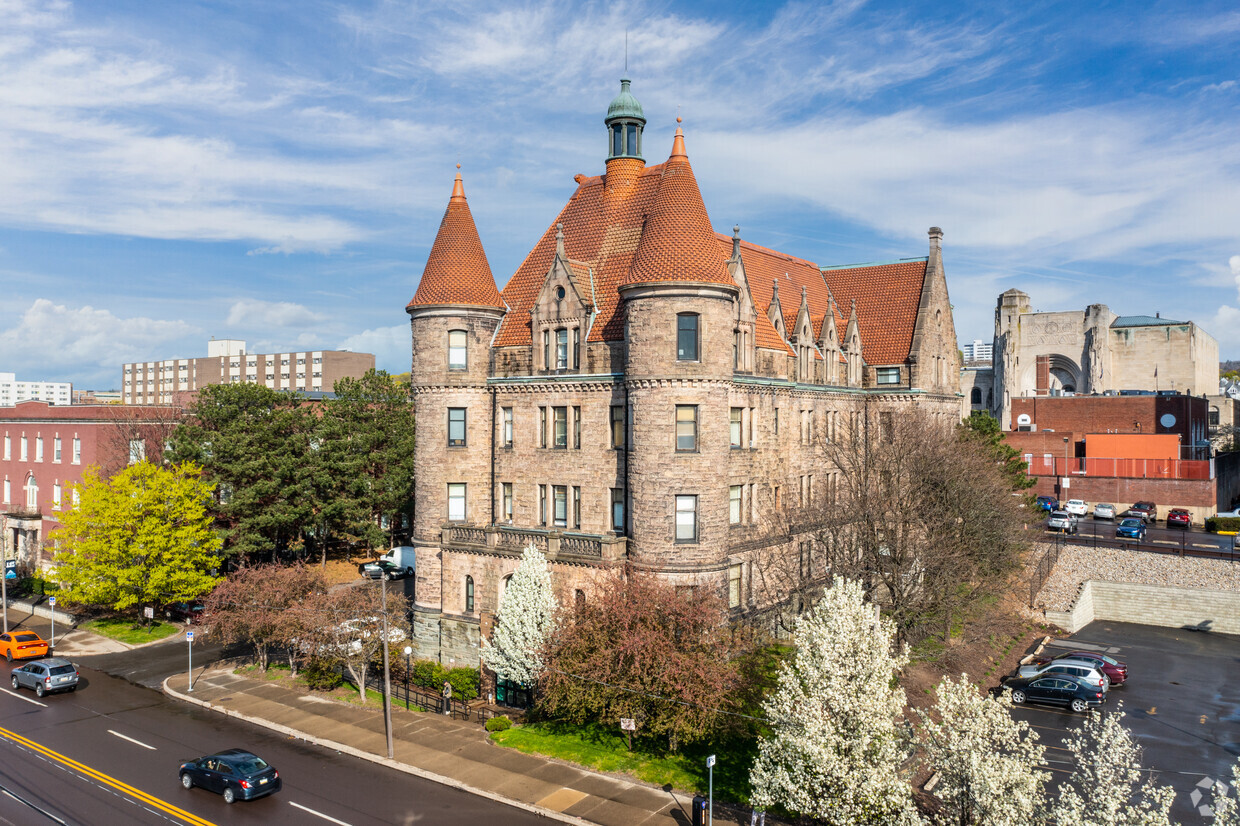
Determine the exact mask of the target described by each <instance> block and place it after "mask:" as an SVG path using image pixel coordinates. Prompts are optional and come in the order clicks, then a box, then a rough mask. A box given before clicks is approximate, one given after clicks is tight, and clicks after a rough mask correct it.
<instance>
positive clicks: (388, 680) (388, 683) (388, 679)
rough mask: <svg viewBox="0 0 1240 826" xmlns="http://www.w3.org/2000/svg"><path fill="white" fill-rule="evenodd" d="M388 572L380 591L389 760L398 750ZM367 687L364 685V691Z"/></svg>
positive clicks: (384, 697)
mask: <svg viewBox="0 0 1240 826" xmlns="http://www.w3.org/2000/svg"><path fill="white" fill-rule="evenodd" d="M387 579H388V578H387V574H386V573H385V574H383V575H382V576H380V577H379V592H380V594H381V595H382V597H381V600H382V602H381V603H380V604H381V606H382V611H381V612H382V614H383V729H384V732H385V733H386V735H387V756H388V760H391V759H393V758H394V757H395V756H396V750H395V749H394V748H393V746H392V672H391V670H390V666H389V664H388V641H389V639H390V637H388V616H387ZM365 690H366V687H365V686H362V691H365Z"/></svg>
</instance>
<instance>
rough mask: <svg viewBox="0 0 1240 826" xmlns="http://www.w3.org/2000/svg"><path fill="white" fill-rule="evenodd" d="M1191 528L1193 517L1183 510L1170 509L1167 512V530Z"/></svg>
mask: <svg viewBox="0 0 1240 826" xmlns="http://www.w3.org/2000/svg"><path fill="white" fill-rule="evenodd" d="M1192 526H1193V517H1192V514H1190V513H1189V512H1188V511H1186V510H1184V508H1172V509H1171V510H1169V511H1168V512H1167V527H1168V528H1183V529H1184V530H1188V529H1189V528H1191V527H1192Z"/></svg>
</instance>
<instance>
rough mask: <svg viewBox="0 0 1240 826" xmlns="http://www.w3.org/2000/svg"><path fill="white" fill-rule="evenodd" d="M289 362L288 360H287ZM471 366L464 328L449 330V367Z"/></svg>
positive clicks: (457, 368) (463, 368)
mask: <svg viewBox="0 0 1240 826" xmlns="http://www.w3.org/2000/svg"><path fill="white" fill-rule="evenodd" d="M286 363H287V362H286ZM468 367H469V358H468V355H467V349H466V336H465V331H464V330H449V331H448V369H449V370H465V369H467V368H468Z"/></svg>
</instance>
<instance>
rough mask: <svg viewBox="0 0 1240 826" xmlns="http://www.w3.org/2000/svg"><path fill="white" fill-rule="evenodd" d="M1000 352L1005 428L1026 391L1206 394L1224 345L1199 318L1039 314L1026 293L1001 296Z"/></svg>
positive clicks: (997, 393)
mask: <svg viewBox="0 0 1240 826" xmlns="http://www.w3.org/2000/svg"><path fill="white" fill-rule="evenodd" d="M993 352H994V372H993V388H994V402H993V405H991V410H992V412H993V414H994V415H995V417H996V418H997V419H999V422H1000V424H1001V425H1002V426H1003V428H1004V429H1005V430H1007V429H1010V427H1011V403H1012V399H1015V398H1020V397H1024V396H1053V395H1063V394H1085V395H1089V394H1099V395H1101V394H1119V393H1122V392H1123V391H1133V390H1136V391H1155V392H1157V391H1160V390H1166V391H1173V392H1177V393H1184V394H1187V395H1198V396H1200V395H1203V394H1205V393H1209V392H1213V391H1214V389H1215V388H1216V387H1217V386H1218V364H1219V361H1218V342H1217V341H1216V340H1215V339H1214V338H1213V337H1212V336H1211V335H1210V334H1209V333H1207V332H1206V331H1205V330H1202V329H1201V328H1200V327H1198V326H1197V325H1196V324H1194V323H1193V322H1191V321H1173V320H1171V319H1166V318H1161V317H1160V316H1159V315H1158V314H1155V315H1153V316H1119V315H1116V314H1115V313H1113V312H1111V310H1110V309H1109V308H1108V307H1107V306H1106V305H1105V304H1091V305H1090V306H1089V307H1087V308H1085V311H1084V312H1077V311H1071V312H1057V313H1035V312H1033V309H1032V306H1031V304H1030V301H1029V296H1028V295H1026V294H1025V293H1023V292H1021V291H1020V290H1008V291H1007V292H1005V293H1004V294H1003V295H1001V296H999V302H998V306H997V308H996V309H995V338H994V348H993ZM964 382H968V384H969V387H968V388H965V390H966V392H969V389H970V388H972V387H974V386H978V384H979V378H978V377H977V376H973V375H971V376H963V377H962V384H963V383H964Z"/></svg>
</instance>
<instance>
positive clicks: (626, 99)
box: [605, 77, 646, 123]
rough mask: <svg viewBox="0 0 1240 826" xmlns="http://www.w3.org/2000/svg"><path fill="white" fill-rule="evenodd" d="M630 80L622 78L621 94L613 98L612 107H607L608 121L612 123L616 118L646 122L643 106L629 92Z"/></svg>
mask: <svg viewBox="0 0 1240 826" xmlns="http://www.w3.org/2000/svg"><path fill="white" fill-rule="evenodd" d="M629 83H630V81H629V79H628V78H627V77H622V78H620V94H618V95H616V96H615V97H614V98H612V101H611V105H610V106H608V107H607V120H606V121H605V122H606V123H610V122H611V121H612V120H613V119H615V118H629V119H632V120H639V121H641V122H642V123H645V122H646V115H645V114H644V113H643V112H642V105H641V104H640V103H638V102H637V98H635V97H633V95H632V93H631V92H629Z"/></svg>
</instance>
